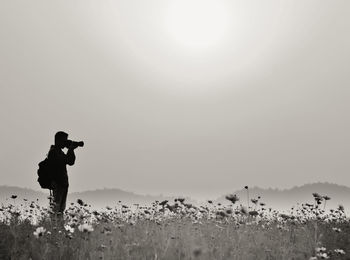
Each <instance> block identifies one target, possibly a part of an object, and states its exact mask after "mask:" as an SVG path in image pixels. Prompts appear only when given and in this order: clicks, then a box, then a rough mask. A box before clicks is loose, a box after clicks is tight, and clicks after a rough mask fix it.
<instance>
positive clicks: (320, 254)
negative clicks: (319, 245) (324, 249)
mask: <svg viewBox="0 0 350 260" xmlns="http://www.w3.org/2000/svg"><path fill="white" fill-rule="evenodd" d="M317 256H318V257H321V258H322V259H328V258H329V256H328V255H327V253H318V254H317Z"/></svg>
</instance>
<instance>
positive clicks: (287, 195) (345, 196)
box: [216, 183, 350, 212]
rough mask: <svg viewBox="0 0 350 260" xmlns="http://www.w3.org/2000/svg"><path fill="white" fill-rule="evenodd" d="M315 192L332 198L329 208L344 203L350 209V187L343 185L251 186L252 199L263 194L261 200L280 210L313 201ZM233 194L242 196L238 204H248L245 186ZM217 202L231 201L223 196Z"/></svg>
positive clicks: (250, 194)
mask: <svg viewBox="0 0 350 260" xmlns="http://www.w3.org/2000/svg"><path fill="white" fill-rule="evenodd" d="M315 192H316V193H319V194H320V195H327V196H329V197H330V198H331V200H329V201H327V206H326V207H327V209H330V208H336V207H338V205H339V204H341V205H343V206H344V207H345V209H346V210H347V211H348V210H349V209H350V188H349V187H347V186H343V185H337V184H332V183H312V184H305V185H302V186H296V187H293V188H291V189H283V190H280V189H271V188H270V189H262V188H259V187H249V197H250V199H252V198H257V197H258V196H261V200H260V201H261V202H264V203H266V207H272V208H274V209H279V210H289V209H290V208H291V207H292V206H296V205H297V203H300V204H302V203H313V202H314V199H313V196H312V193H315ZM233 194H236V195H237V196H238V197H239V198H240V201H239V202H238V204H243V205H247V190H246V189H244V188H243V189H241V190H238V191H236V192H234V193H233ZM225 201H226V202H225ZM216 202H222V203H229V202H228V201H227V200H226V199H225V196H221V197H220V198H218V199H217V200H216ZM250 205H252V203H251V202H250ZM348 212H349V211H348Z"/></svg>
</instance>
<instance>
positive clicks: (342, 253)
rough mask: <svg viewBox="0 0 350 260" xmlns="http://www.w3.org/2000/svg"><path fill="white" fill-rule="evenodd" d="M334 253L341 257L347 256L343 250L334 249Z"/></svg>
mask: <svg viewBox="0 0 350 260" xmlns="http://www.w3.org/2000/svg"><path fill="white" fill-rule="evenodd" d="M334 252H335V253H337V254H339V255H345V251H344V250H343V249H334Z"/></svg>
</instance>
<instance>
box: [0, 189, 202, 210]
mask: <svg viewBox="0 0 350 260" xmlns="http://www.w3.org/2000/svg"><path fill="white" fill-rule="evenodd" d="M12 195H17V199H16V203H17V204H18V203H21V202H22V201H23V199H27V200H29V201H37V202H38V204H39V205H42V206H47V205H48V196H49V191H48V190H43V192H41V191H35V190H31V189H27V188H20V187H13V186H0V202H2V203H5V202H13V200H12V199H11V196H12ZM77 199H82V200H83V201H84V202H86V203H87V204H88V205H91V206H92V207H93V208H97V209H100V208H104V207H106V206H115V205H116V204H117V203H118V202H119V201H121V203H122V204H127V205H131V204H136V203H137V204H140V205H151V203H152V202H154V201H156V200H158V201H162V200H169V201H173V200H174V199H175V197H170V196H163V195H159V196H154V195H140V194H136V193H133V192H128V191H123V190H120V189H97V190H89V191H83V192H72V193H69V194H68V201H67V203H71V202H76V201H77ZM186 200H187V201H189V202H191V203H195V201H193V200H192V199H191V198H186Z"/></svg>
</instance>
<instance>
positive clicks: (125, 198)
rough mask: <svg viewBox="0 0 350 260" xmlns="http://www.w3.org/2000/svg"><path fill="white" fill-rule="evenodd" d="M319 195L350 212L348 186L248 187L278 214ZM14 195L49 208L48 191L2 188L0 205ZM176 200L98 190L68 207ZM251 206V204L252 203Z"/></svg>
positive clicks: (79, 195)
mask: <svg viewBox="0 0 350 260" xmlns="http://www.w3.org/2000/svg"><path fill="white" fill-rule="evenodd" d="M314 192H317V193H319V194H320V195H327V196H329V197H330V198H331V200H329V201H328V202H327V209H330V208H336V207H337V206H338V205H339V204H342V205H343V206H344V207H345V209H346V211H347V212H349V209H350V188H349V187H347V186H342V185H337V184H331V183H313V184H305V185H302V186H299V187H293V188H291V189H284V190H280V189H271V188H270V189H262V188H259V187H249V196H250V199H252V198H256V197H258V196H261V200H260V201H261V202H264V203H266V207H268V208H269V207H272V208H274V209H279V210H288V209H290V208H291V207H292V206H296V205H297V203H300V204H301V203H306V202H308V203H313V196H312V193H314ZM233 194H237V196H238V197H239V198H240V201H239V202H238V205H239V204H243V205H247V190H245V189H242V190H238V191H236V192H234V193H233ZM11 195H17V196H18V198H17V199H16V204H19V203H20V202H21V201H23V198H26V199H28V200H37V199H38V203H39V204H40V205H47V204H48V199H47V196H48V195H49V192H48V191H46V190H43V192H41V191H35V190H31V189H27V188H19V187H11V186H0V202H2V203H6V201H12V199H10V197H11ZM225 195H226V194H224V195H223V196H221V197H219V198H218V199H217V200H215V202H221V203H225V204H228V203H229V202H228V201H227V200H226V199H225ZM174 198H175V197H169V196H163V195H159V196H154V195H140V194H136V193H133V192H128V191H123V190H120V189H98V190H90V191H84V192H73V193H70V194H69V195H68V203H70V202H76V200H77V199H82V200H83V201H85V202H86V203H87V204H89V205H91V206H92V207H93V208H97V209H99V208H104V207H106V206H114V205H116V204H117V203H118V201H121V203H123V204H128V205H130V204H135V203H137V204H140V205H150V204H151V203H152V202H154V201H155V200H159V201H162V200H169V201H173V199H174ZM186 201H188V202H190V203H193V204H197V202H196V201H194V200H192V199H191V198H186ZM250 204H251V203H250Z"/></svg>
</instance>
